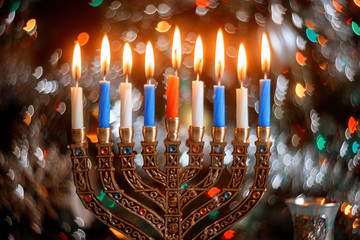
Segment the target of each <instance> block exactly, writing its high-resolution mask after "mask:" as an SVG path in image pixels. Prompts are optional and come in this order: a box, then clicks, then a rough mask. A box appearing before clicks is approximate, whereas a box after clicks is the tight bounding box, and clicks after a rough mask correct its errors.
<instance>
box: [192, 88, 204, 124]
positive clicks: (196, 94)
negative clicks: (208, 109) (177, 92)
mask: <svg viewBox="0 0 360 240" xmlns="http://www.w3.org/2000/svg"><path fill="white" fill-rule="evenodd" d="M192 126H196V127H203V126H204V82H203V81H193V82H192Z"/></svg>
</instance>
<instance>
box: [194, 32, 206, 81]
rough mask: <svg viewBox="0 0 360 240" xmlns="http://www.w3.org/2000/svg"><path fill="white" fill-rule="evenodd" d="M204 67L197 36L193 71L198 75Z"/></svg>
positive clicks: (200, 45)
mask: <svg viewBox="0 0 360 240" xmlns="http://www.w3.org/2000/svg"><path fill="white" fill-rule="evenodd" d="M203 65H204V59H203V45H202V41H201V37H200V36H198V37H197V39H196V43H195V56H194V70H195V72H196V73H197V75H199V74H200V73H201V72H202V69H203Z"/></svg>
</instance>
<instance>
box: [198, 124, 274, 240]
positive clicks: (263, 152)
mask: <svg viewBox="0 0 360 240" xmlns="http://www.w3.org/2000/svg"><path fill="white" fill-rule="evenodd" d="M270 133H271V128H270V127H258V128H257V136H258V141H256V143H255V144H256V154H255V156H256V164H255V166H254V169H255V179H254V183H253V185H252V187H251V188H250V189H249V190H250V191H249V193H248V194H247V196H246V198H245V199H243V200H242V202H241V203H240V204H239V206H237V207H236V208H235V209H233V210H232V211H231V212H230V213H228V214H227V215H226V216H224V217H222V218H220V219H219V220H217V221H215V222H214V223H212V224H210V225H209V226H207V227H206V228H205V229H204V230H202V231H201V232H200V233H199V234H198V235H197V236H196V237H195V238H194V239H203V240H204V239H212V238H214V237H216V236H218V235H219V234H221V233H223V232H224V231H225V230H227V229H229V228H230V227H231V226H232V225H234V224H235V223H236V222H238V221H240V220H241V219H242V218H244V217H245V216H246V215H247V214H249V213H250V212H251V210H252V209H253V208H254V207H255V206H256V205H257V204H258V203H259V201H260V199H261V198H262V196H263V195H264V193H265V191H266V186H267V177H268V173H269V171H270V156H271V152H270V147H271V142H270V140H269V139H270Z"/></svg>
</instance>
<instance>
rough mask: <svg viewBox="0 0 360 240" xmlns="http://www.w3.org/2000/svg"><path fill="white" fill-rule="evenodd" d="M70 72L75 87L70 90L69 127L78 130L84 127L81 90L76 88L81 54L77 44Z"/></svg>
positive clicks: (79, 72) (79, 74)
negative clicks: (71, 72)
mask: <svg viewBox="0 0 360 240" xmlns="http://www.w3.org/2000/svg"><path fill="white" fill-rule="evenodd" d="M72 70H73V77H74V79H75V82H76V85H75V87H72V88H71V89H70V91H71V127H72V129H79V128H83V127H84V117H83V91H82V88H81V87H79V86H78V81H79V79H80V77H81V52H80V45H79V43H76V45H75V49H74V56H73V66H72Z"/></svg>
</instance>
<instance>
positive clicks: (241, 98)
mask: <svg viewBox="0 0 360 240" xmlns="http://www.w3.org/2000/svg"><path fill="white" fill-rule="evenodd" d="M246 65H247V63H246V53H245V48H244V45H243V44H240V48H239V54H238V68H237V73H238V79H239V80H240V88H237V89H236V127H237V128H248V127H249V117H248V89H247V88H245V87H244V86H243V81H244V79H245V77H246Z"/></svg>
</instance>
